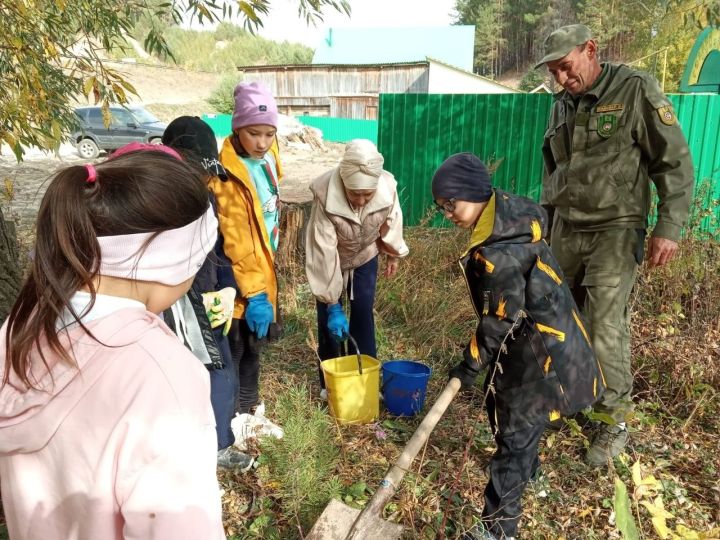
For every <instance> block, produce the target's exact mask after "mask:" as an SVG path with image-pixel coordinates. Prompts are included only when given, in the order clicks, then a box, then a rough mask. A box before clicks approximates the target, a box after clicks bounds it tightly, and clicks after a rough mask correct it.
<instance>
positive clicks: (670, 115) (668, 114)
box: [657, 105, 677, 126]
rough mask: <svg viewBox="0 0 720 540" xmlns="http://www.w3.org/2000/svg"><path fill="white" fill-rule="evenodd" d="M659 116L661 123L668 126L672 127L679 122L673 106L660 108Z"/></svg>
mask: <svg viewBox="0 0 720 540" xmlns="http://www.w3.org/2000/svg"><path fill="white" fill-rule="evenodd" d="M657 113H658V116H659V117H660V121H661V122H662V123H663V124H665V125H666V126H672V125H674V124H675V122H676V121H677V118H676V117H675V112H674V111H673V108H672V105H665V106H663V107H658V109H657Z"/></svg>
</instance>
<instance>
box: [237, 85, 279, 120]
mask: <svg viewBox="0 0 720 540" xmlns="http://www.w3.org/2000/svg"><path fill="white" fill-rule="evenodd" d="M277 124H278V108H277V103H275V99H274V98H273V96H272V93H271V92H270V90H269V89H268V87H267V86H265V85H264V84H263V83H261V82H251V83H245V82H241V83H240V84H238V85H237V86H236V87H235V110H234V111H233V117H232V129H233V131H235V130H236V129H240V128H242V127H245V126H257V125H266V126H273V127H275V128H276V127H277Z"/></svg>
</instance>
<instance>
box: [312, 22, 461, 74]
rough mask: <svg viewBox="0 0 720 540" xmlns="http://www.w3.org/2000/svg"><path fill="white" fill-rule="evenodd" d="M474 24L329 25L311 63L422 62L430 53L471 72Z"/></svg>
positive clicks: (431, 55) (433, 56)
mask: <svg viewBox="0 0 720 540" xmlns="http://www.w3.org/2000/svg"><path fill="white" fill-rule="evenodd" d="M474 45H475V26H472V25H461V26H437V27H435V26H433V27H425V28H406V27H398V28H330V29H329V30H328V31H327V34H326V35H325V37H324V38H323V39H322V41H321V42H320V43H319V44H318V47H317V49H315V55H314V56H313V64H387V63H397V62H415V61H424V60H425V58H426V57H428V56H430V57H432V58H436V59H438V60H440V61H442V62H445V63H447V64H450V65H453V66H456V67H458V68H460V69H464V70H466V71H470V72H472V71H473V48H474Z"/></svg>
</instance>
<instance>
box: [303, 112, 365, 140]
mask: <svg viewBox="0 0 720 540" xmlns="http://www.w3.org/2000/svg"><path fill="white" fill-rule="evenodd" d="M296 118H297V120H298V121H300V122H301V123H303V124H305V125H306V126H311V127H314V128H317V129H319V130H320V131H322V132H323V139H324V140H326V141H332V142H347V141H351V140H353V139H370V140H371V141H372V142H374V143H376V144H377V132H378V121H377V120H361V119H353V118H333V117H330V116H296Z"/></svg>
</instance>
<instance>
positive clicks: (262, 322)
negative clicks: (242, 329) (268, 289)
mask: <svg viewBox="0 0 720 540" xmlns="http://www.w3.org/2000/svg"><path fill="white" fill-rule="evenodd" d="M274 318H275V316H274V314H273V307H272V304H271V303H270V302H269V301H268V297H267V293H260V294H256V295H255V296H251V297H250V298H248V305H247V309H246V310H245V321H246V322H247V325H248V327H249V328H250V331H251V332H254V333H255V335H256V336H257V338H258V339H262V338H264V337H265V336H267V333H268V328H269V327H270V323H271V322H273V319H274Z"/></svg>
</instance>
